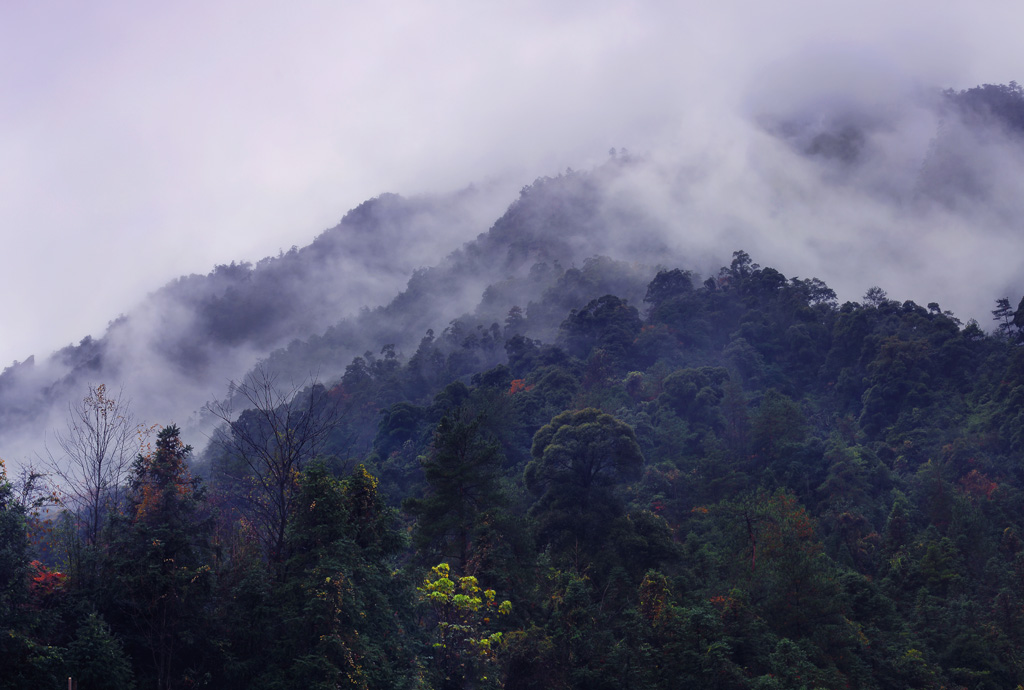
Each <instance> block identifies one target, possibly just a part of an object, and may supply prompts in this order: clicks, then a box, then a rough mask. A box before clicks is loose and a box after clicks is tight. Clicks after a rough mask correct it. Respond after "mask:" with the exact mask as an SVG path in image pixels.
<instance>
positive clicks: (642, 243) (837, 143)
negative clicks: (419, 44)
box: [0, 72, 1024, 464]
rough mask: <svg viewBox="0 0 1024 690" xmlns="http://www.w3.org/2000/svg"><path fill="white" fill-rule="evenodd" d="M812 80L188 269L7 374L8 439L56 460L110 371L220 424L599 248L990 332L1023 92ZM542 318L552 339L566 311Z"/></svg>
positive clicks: (581, 265) (1018, 156)
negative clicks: (690, 127) (673, 129)
mask: <svg viewBox="0 0 1024 690" xmlns="http://www.w3.org/2000/svg"><path fill="white" fill-rule="evenodd" d="M800 77H801V79H799V80H797V79H795V78H793V79H787V78H786V77H784V76H774V77H771V78H766V79H764V80H762V82H761V83H759V85H758V87H757V88H755V89H751V92H750V93H749V94H748V96H747V98H746V99H745V102H744V104H743V106H742V109H741V112H740V113H738V114H734V115H733V117H734V118H738V123H737V122H733V121H731V120H730V124H729V126H727V127H723V128H721V131H723V132H728V134H729V140H725V141H722V140H711V141H703V142H702V141H691V142H684V143H683V144H680V145H678V146H675V147H668V148H667V149H666V150H656V151H644V152H636V153H634V152H630V151H628V150H625V149H623V150H621V151H616V150H614V149H613V150H612V151H610V152H609V158H608V160H607V162H605V163H603V164H601V165H598V166H597V167H596V168H593V169H589V170H583V171H572V170H571V169H570V170H566V171H561V172H558V171H552V174H551V175H550V176H548V177H544V178H539V179H537V180H535V181H533V182H532V183H530V184H527V185H526V186H524V187H523V188H522V191H521V192H520V195H519V198H518V199H517V200H510V199H508V198H507V197H504V196H502V195H503V194H507V193H508V192H507V189H506V187H507V185H506V186H502V185H493V184H492V185H487V184H483V185H482V186H480V187H476V186H470V187H467V188H466V189H464V190H461V191H457V192H454V193H451V194H446V195H434V196H420V197H412V198H405V197H402V196H400V195H396V194H382V195H381V196H379V197H376V198H374V199H371V200H368V201H366V202H364V203H362V204H360V205H359V206H358V207H356V208H354V209H352V210H351V211H349V212H348V213H346V214H345V216H344V217H343V219H342V221H341V222H340V223H339V224H338V225H337V226H335V227H333V228H330V229H328V230H326V231H324V232H322V233H321V234H320V235H318V236H317V237H316V238H315V239H314V241H313V242H311V243H310V244H309V245H307V246H304V247H302V248H298V247H292V248H291V249H290V250H289V251H287V252H284V251H282V252H281V253H279V255H278V256H276V257H275V256H271V257H267V258H265V259H262V260H260V261H258V262H256V263H255V264H251V263H248V262H239V263H235V262H232V263H231V264H229V265H220V266H216V267H214V269H213V270H212V271H210V272H209V273H208V274H207V275H189V276H182V277H180V278H178V279H177V280H175V281H173V282H171V283H169V284H168V285H166V286H164V287H163V288H161V289H160V290H158V291H156V292H154V293H152V294H150V295H148V296H146V297H145V298H143V299H141V301H140V302H139V304H138V305H137V306H136V307H135V308H134V309H132V310H131V311H130V312H129V313H127V314H124V315H121V316H118V317H116V318H114V319H113V320H112V321H111V322H110V325H109V327H108V329H107V331H106V332H105V333H103V334H102V335H99V336H92V335H89V336H85V337H84V338H82V340H81V341H80V342H79V343H78V344H71V345H68V346H67V347H64V348H62V349H60V350H58V351H57V352H54V353H53V354H50V355H44V354H43V353H36V354H34V355H33V356H31V357H29V358H27V359H26V360H25V361H23V362H16V363H15V364H14V365H12V366H10V367H7V368H6V369H4V370H3V373H2V374H0V452H3V453H4V456H5V457H6V458H7V459H8V461H9V462H13V463H14V464H19V463H20V462H21V461H24V460H28V459H31V458H32V457H34V456H36V455H38V454H39V453H40V439H41V438H43V436H44V435H45V433H46V431H47V429H49V428H52V427H54V426H55V425H58V424H59V423H60V420H61V419H62V416H63V415H64V413H65V411H66V406H67V403H68V402H69V401H73V400H76V399H77V398H78V397H80V394H81V391H82V389H83V387H84V386H86V385H87V384H89V383H93V384H95V383H97V382H104V383H106V384H107V385H108V386H110V387H111V388H118V389H121V390H123V393H124V395H126V396H128V397H130V398H132V399H135V400H137V402H136V408H137V412H138V413H139V414H140V415H141V416H142V417H143V418H145V419H152V420H158V419H165V420H167V419H169V420H173V421H175V422H176V423H178V424H181V425H183V426H184V428H186V429H188V430H190V431H192V430H194V431H196V432H197V433H208V432H209V423H208V422H209V420H207V419H205V418H204V415H203V414H202V408H203V406H204V405H205V404H206V403H207V402H209V401H211V400H219V399H222V398H223V397H224V396H225V395H226V394H227V390H228V387H229V383H230V382H231V381H235V380H238V379H240V378H241V377H242V376H243V375H244V374H245V372H247V371H248V370H250V369H251V368H252V366H254V365H255V364H256V363H257V362H259V361H262V360H266V359H267V358H268V357H269V358H271V360H272V361H274V363H275V366H276V367H281V368H282V372H283V373H284V374H286V375H287V376H288V377H289V378H290V379H291V380H294V381H301V380H303V379H304V378H306V377H308V376H309V375H310V374H311V373H314V372H315V373H317V375H318V376H319V377H321V378H324V379H327V380H330V379H333V378H335V377H337V376H339V375H340V373H341V372H342V371H343V369H344V366H345V365H347V364H348V363H349V362H350V361H351V359H352V357H354V356H357V355H360V354H362V353H363V352H365V351H367V350H371V351H376V350H378V349H379V348H380V346H381V345H383V344H391V345H394V346H395V348H396V349H397V351H398V352H400V353H402V354H403V355H404V356H409V355H411V353H412V352H413V351H414V350H415V348H416V346H417V345H418V343H419V340H420V338H421V337H422V336H423V334H424V333H425V332H426V331H427V330H428V329H432V330H433V331H435V332H437V333H441V332H442V331H443V330H444V329H445V328H447V327H448V325H449V323H450V322H451V321H452V320H453V319H457V318H459V317H463V316H467V315H472V318H473V319H475V320H476V321H478V322H480V323H485V325H489V324H490V323H494V322H497V323H501V322H502V321H503V320H504V318H505V317H506V315H507V312H508V310H509V309H510V308H511V307H513V306H519V307H521V308H523V309H526V308H527V306H528V305H529V303H530V302H531V301H534V300H537V299H538V298H539V297H540V296H541V295H542V294H543V292H544V291H545V290H547V289H548V288H552V289H553V288H555V287H556V285H557V284H558V280H559V279H560V278H561V277H562V273H563V272H564V271H566V270H569V269H576V270H584V271H585V270H586V265H587V262H589V261H594V260H598V259H599V258H605V259H612V260H614V261H620V262H626V263H629V264H632V265H634V270H636V271H637V273H638V278H637V279H638V280H642V279H644V278H646V277H649V276H652V275H653V273H654V272H655V271H656V270H657V269H658V268H659V267H675V266H681V267H684V268H686V269H687V270H692V271H694V272H696V273H698V274H700V275H702V276H704V277H707V276H709V275H713V274H714V273H715V272H716V271H717V270H718V267H720V266H722V265H724V264H727V263H728V260H729V256H730V253H731V252H732V251H733V250H735V249H743V250H745V251H747V252H748V253H750V254H751V255H753V256H756V257H757V258H758V260H760V261H763V262H765V263H766V264H770V265H773V266H778V267H780V268H782V269H784V270H786V271H787V273H790V274H793V275H798V276H818V277H821V278H822V279H824V280H825V281H826V282H827V283H828V284H829V285H830V286H831V287H832V288H833V289H835V290H836V291H837V293H838V294H839V295H840V297H841V298H842V299H844V300H858V299H859V298H860V297H861V296H862V295H863V294H864V292H865V291H866V290H867V289H868V288H869V287H872V286H875V285H877V286H882V287H883V288H884V289H886V290H887V291H889V293H890V294H892V295H894V296H897V297H899V298H900V299H915V300H917V301H919V302H937V303H939V304H941V306H942V308H943V309H944V310H949V311H952V312H953V313H954V314H956V315H957V316H958V317H959V318H960V319H961V320H962V321H965V322H966V321H968V320H970V319H977V320H978V321H979V322H980V323H981V325H982V327H983V328H985V327H987V326H988V324H987V321H988V313H989V310H990V309H991V305H992V304H993V303H994V300H996V299H998V298H1000V297H1010V298H1012V300H1013V301H1014V302H1016V299H1017V295H1020V294H1022V293H1024V279H1022V278H1021V276H1022V275H1024V272H1022V271H1021V268H1022V262H1021V259H1020V258H1019V257H1022V256H1024V251H1022V249H1024V247H1022V245H1024V236H1022V235H1021V233H1020V232H1019V220H1018V219H1019V218H1020V217H1021V211H1022V210H1024V209H1022V208H1021V206H1022V205H1024V188H1022V186H1024V174H1021V173H1024V144H1022V133H1024V115H1022V112H1024V110H1022V94H1021V89H1020V87H1018V86H1017V85H1016V84H1015V83H1012V84H1010V85H984V86H978V87H974V88H970V89H965V90H962V91H954V90H951V89H948V90H945V91H942V90H940V89H930V90H923V89H909V88H906V89H904V90H900V89H899V88H898V87H897V86H896V85H894V84H889V83H886V82H885V81H884V80H881V81H880V80H879V79H878V78H875V79H873V80H872V81H871V83H870V84H868V85H867V86H866V87H865V86H864V85H860V87H859V89H858V85H857V84H852V85H851V86H850V90H849V91H848V92H845V91H844V90H843V88H842V87H841V86H836V85H831V84H829V85H825V84H819V83H815V82H814V80H813V79H808V78H807V74H806V73H805V72H802V73H801V74H800ZM510 201H511V205H509V204H510ZM506 206H507V210H505V211H504V213H502V209H503V207H506ZM594 296H600V295H594V294H586V295H583V294H580V295H575V296H573V297H567V298H566V303H567V305H568V306H569V307H570V308H571V307H572V306H578V305H574V304H573V303H572V299H577V300H579V299H583V298H584V297H586V298H588V299H589V298H591V297H594ZM628 296H630V297H632V298H633V303H637V299H636V298H637V296H636V295H628ZM583 301H584V302H585V301H586V300H583ZM537 328H538V331H537V332H536V333H531V334H530V335H531V336H550V335H551V334H552V333H553V332H554V329H555V328H557V323H547V324H545V325H544V326H542V327H541V326H538V327H537ZM300 353H301V354H300Z"/></svg>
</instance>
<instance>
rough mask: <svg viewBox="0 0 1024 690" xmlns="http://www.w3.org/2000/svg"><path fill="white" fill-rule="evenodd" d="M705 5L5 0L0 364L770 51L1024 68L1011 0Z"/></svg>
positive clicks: (679, 127) (731, 109)
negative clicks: (174, 285) (179, 282)
mask: <svg viewBox="0 0 1024 690" xmlns="http://www.w3.org/2000/svg"><path fill="white" fill-rule="evenodd" d="M705 4H707V3H667V2H629V3H627V2H601V1H599V0H598V1H595V0H588V1H587V2H575V1H568V2H567V1H561V2H555V3H552V2H516V3H489V2H481V3H466V2H422V1H417V2H412V1H408V2H407V1H402V2H378V3H372V4H371V3H355V2H347V1H343V0H330V1H328V0H322V1H320V2H292V3H282V2H260V1H258V0H244V1H239V2H226V1H220V2H219V1H211V0H202V1H194V2H193V1H188V0H184V1H179V2H174V3H168V2H163V3H156V2H139V1H138V0H131V1H130V2H129V1H124V2H122V1H110V0H107V1H101V2H91V3H58V2H49V1H46V0H43V1H40V2H5V3H2V5H0V240H2V244H0V246H2V252H3V253H2V256H3V264H2V271H0V368H2V367H3V366H6V365H8V364H10V363H11V362H12V361H14V360H23V359H25V358H26V357H28V356H29V355H32V354H35V355H37V356H45V355H47V354H49V353H50V352H51V351H53V350H54V349H57V348H59V347H62V346H64V345H67V344H69V343H71V342H77V341H78V340H79V339H80V338H81V337H83V336H85V335H88V334H91V335H94V336H99V335H101V334H102V332H103V330H104V328H105V326H106V324H107V322H108V321H109V320H110V319H113V318H115V317H116V316H117V315H118V314H120V313H123V312H126V311H128V310H129V309H131V307H132V306H133V305H134V304H135V303H137V302H138V301H139V300H141V298H142V297H143V296H144V295H145V294H146V293H147V292H149V291H152V290H154V289H156V288H158V287H160V286H161V285H163V284H164V283H166V282H167V281H168V280H170V279H172V278H174V277H176V276H178V275H181V274H186V273H192V272H197V273H206V272H208V271H209V270H210V269H211V268H212V267H213V266H214V265H215V264H217V263H226V262H230V261H231V260H250V261H255V260H258V259H259V258H261V257H263V256H265V255H268V254H276V253H277V252H278V250H279V249H285V250H287V249H288V248H289V247H290V246H292V245H304V244H306V243H308V242H309V241H310V240H311V239H312V238H313V237H314V236H315V235H317V234H318V233H319V232H321V231H323V230H324V229H326V228H328V227H331V226H333V225H334V224H335V223H336V222H337V221H338V220H339V219H340V218H341V216H342V215H343V214H344V213H345V211H346V210H348V209H349V208H351V207H352V206H354V205H356V204H358V203H359V202H360V201H362V200H365V199H366V198H369V197H372V196H376V195H377V194H379V193H381V192H385V191H393V192H398V193H402V194H415V193H422V192H442V191H450V190H454V189H456V188H459V187H462V186H465V185H467V184H469V183H473V182H482V181H486V180H488V179H498V180H503V181H506V182H510V183H511V187H510V189H512V190H516V189H518V187H520V186H522V185H523V184H527V183H529V182H530V181H532V180H533V179H534V178H535V177H536V176H538V175H544V174H555V173H557V172H559V171H560V170H562V169H564V168H565V167H567V166H571V167H574V168H586V167H588V166H590V165H593V164H595V163H597V162H599V161H601V160H603V159H604V158H605V157H606V155H607V151H608V149H609V148H610V147H612V146H617V147H622V146H625V147H628V148H630V149H631V150H634V151H651V150H656V149H658V148H659V147H662V146H673V145H678V144H679V143H680V142H681V141H685V140H686V139H687V138H688V137H702V136H705V135H706V132H707V131H709V129H713V128H714V126H715V123H716V122H720V121H721V122H724V121H727V118H726V117H724V115H725V114H733V113H735V112H737V111H740V110H742V108H743V107H744V99H745V98H748V97H749V94H750V93H753V92H756V91H757V86H758V84H759V83H762V82H764V83H768V84H772V83H774V82H773V81H772V80H771V79H770V78H769V77H768V76H766V75H771V74H773V73H774V72H777V71H778V70H785V69H800V70H807V71H808V72H809V73H811V74H814V75H815V78H816V79H817V82H818V84H819V85H820V84H833V87H834V88H836V89H837V90H840V91H841V90H842V89H843V88H845V86H846V85H850V86H852V87H854V88H862V89H869V90H870V89H871V88H874V87H873V86H872V84H873V83H874V82H872V83H870V84H867V85H866V86H865V85H864V84H860V85H859V86H858V79H859V78H860V75H862V74H866V73H870V74H879V73H884V74H891V75H899V76H900V79H905V80H907V81H911V82H916V83H920V84H921V85H938V86H952V87H956V88H964V87H969V86H972V85H976V84H979V83H983V82H989V83H1006V82H1009V81H1010V80H1013V79H1017V80H1022V81H1024V52H1022V51H1021V50H1020V42H1019V28H1020V26H1022V25H1024V9H1020V8H1021V6H1020V5H1019V3H1017V2H1010V1H1006V2H989V3H968V2H965V1H961V0H956V1H950V2H941V3H936V2H933V1H930V2H913V1H907V0H902V1H901V2H898V3H893V2H891V1H890V2H884V3H883V2H874V1H863V0H861V1H858V2H848V3H839V2H820V0H817V1H813V2H812V1H807V2H772V3H764V2H753V1H751V2H731V3H730V2H725V3H717V4H716V8H715V9H713V10H706V9H700V6H701V5H705ZM981 12H984V13H985V14H980V13H981ZM826 54H827V55H831V56H832V57H833V58H835V56H841V57H840V58H838V59H829V60H821V59H820V56H821V55H826ZM785 95H786V96H787V97H788V94H785ZM761 98H762V99H763V98H764V94H763V93H762V94H761ZM717 135H718V136H719V137H722V136H724V137H728V135H729V134H728V130H724V131H719V132H717ZM513 195H514V191H513ZM512 198H514V196H513V197H510V198H509V201H511V200H512ZM485 229H486V228H480V230H481V231H483V230H485ZM467 239H468V238H467ZM726 249H730V250H731V249H732V248H731V247H730V248H726ZM780 268H782V269H783V270H784V269H785V267H780ZM821 277H822V278H824V279H825V280H826V281H827V280H828V276H827V275H822V276H821Z"/></svg>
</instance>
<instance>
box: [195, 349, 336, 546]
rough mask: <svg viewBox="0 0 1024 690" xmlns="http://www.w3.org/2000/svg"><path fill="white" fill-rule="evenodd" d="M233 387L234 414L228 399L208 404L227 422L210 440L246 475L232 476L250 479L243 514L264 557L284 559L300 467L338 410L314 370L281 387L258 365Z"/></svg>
mask: <svg viewBox="0 0 1024 690" xmlns="http://www.w3.org/2000/svg"><path fill="white" fill-rule="evenodd" d="M233 390H234V393H235V395H234V396H233V399H236V400H239V401H241V404H243V405H245V406H246V408H247V409H245V410H244V411H243V412H242V413H241V414H239V415H238V416H237V418H236V417H235V415H234V411H233V410H232V408H231V403H216V404H210V405H208V406H207V409H208V410H209V412H211V413H212V414H213V415H214V416H215V417H218V418H219V419H221V420H222V421H223V422H225V424H226V427H224V428H222V429H221V430H220V431H219V433H218V434H217V436H216V437H215V441H216V442H217V443H218V444H219V445H220V446H221V447H222V448H223V449H224V450H225V451H226V452H227V453H228V454H229V455H231V456H232V457H234V458H236V459H238V460H240V461H241V463H242V466H243V467H244V468H245V470H246V475H247V476H246V477H234V479H235V480H238V481H248V482H249V484H250V489H251V490H250V495H249V497H248V498H249V500H248V501H247V502H246V504H245V506H244V507H243V513H244V514H245V517H246V518H247V520H248V522H249V523H250V525H251V526H252V527H253V529H254V530H255V532H256V534H257V536H258V538H259V539H260V541H261V542H262V544H263V547H264V549H265V550H266V553H267V556H268V558H269V559H270V560H271V561H273V562H276V563H283V561H284V560H285V559H286V558H287V548H286V546H287V545H286V535H285V528H286V527H287V524H288V517H289V515H290V513H291V510H292V501H293V498H294V495H295V490H296V487H297V479H298V475H299V472H300V471H301V470H302V468H303V467H304V466H305V465H306V463H307V462H309V461H310V460H311V459H312V458H314V457H316V455H317V454H319V453H320V452H321V451H322V450H323V448H324V445H325V444H326V442H327V439H328V437H329V436H330V434H331V432H332V431H334V430H335V429H336V428H337V427H338V425H339V423H340V420H341V416H342V411H341V409H340V407H339V404H338V400H337V398H336V397H335V396H332V395H331V394H330V391H328V390H327V389H326V388H325V387H324V386H323V384H321V383H320V382H319V381H318V378H317V377H316V376H315V375H311V376H310V377H309V378H308V379H306V380H305V381H303V382H302V383H301V384H299V385H293V386H291V387H287V388H282V387H281V386H279V385H278V381H277V376H276V374H274V373H272V372H271V371H269V370H268V369H267V368H265V367H263V366H259V367H257V368H256V369H255V371H253V372H252V373H250V374H249V375H248V376H246V378H245V379H244V381H243V382H242V384H241V385H238V386H236V387H234V389H233Z"/></svg>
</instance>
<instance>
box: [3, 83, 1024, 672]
mask: <svg viewBox="0 0 1024 690" xmlns="http://www.w3.org/2000/svg"><path fill="white" fill-rule="evenodd" d="M812 72H813V71H811V72H809V71H808V70H804V71H803V72H801V75H800V78H799V79H797V78H792V77H790V76H788V75H785V74H766V75H765V76H764V78H763V79H761V80H759V81H758V82H757V83H756V86H755V87H753V88H750V89H749V90H748V92H747V93H746V95H745V97H744V98H743V99H741V102H740V103H739V105H738V107H737V108H736V109H735V110H734V111H732V112H727V113H725V112H723V113H720V114H719V118H720V121H719V122H717V123H716V126H715V127H706V126H697V123H696V122H695V123H694V131H693V132H690V133H689V134H690V136H688V132H686V131H682V132H680V134H679V136H678V139H677V140H676V141H675V142H668V143H665V145H664V146H661V147H657V148H651V149H648V150H634V149H633V148H632V147H628V146H627V147H625V148H624V147H622V146H616V147H615V148H611V149H610V150H608V151H607V152H606V153H605V152H602V154H601V162H599V163H596V164H594V165H587V166H586V167H585V168H582V169H580V170H574V169H571V168H570V169H565V170H552V171H550V172H549V173H548V174H547V175H545V176H542V177H539V178H536V179H533V180H523V181H521V182H520V183H518V184H516V185H514V187H515V188H518V189H519V191H518V194H516V193H515V192H514V191H512V192H510V191H509V189H510V188H509V186H508V184H507V183H504V182H502V183H498V182H493V181H491V182H487V181H480V182H478V183H476V184H470V185H467V186H466V187H464V188H462V189H459V190H456V191H453V192H450V193H445V194H429V195H427V194H424V195H407V196H406V195H402V194H400V193H381V194H380V195H379V196H376V197H373V198H371V199H368V200H366V201H364V202H362V203H360V204H358V205H357V206H355V207H354V208H352V209H351V210H348V211H347V212H345V214H344V215H343V217H342V218H341V220H340V222H338V223H337V224H336V225H334V226H333V227H330V228H329V229H327V230H324V231H323V232H321V233H320V234H319V235H316V236H315V238H314V239H313V240H312V241H311V242H310V243H308V244H306V245H304V246H301V247H299V246H295V247H292V248H291V249H289V250H286V251H285V250H282V251H280V252H279V253H278V254H277V255H275V256H268V257H266V258H264V259H261V260H258V261H256V262H244V261H239V262H231V263H228V264H224V265H217V266H214V267H213V268H212V270H210V271H209V272H208V273H206V274H205V275H199V274H192V275H185V276H182V277H180V278H178V279H176V280H173V281H171V282H170V283H168V284H166V285H164V286H163V287H162V288H160V289H158V290H156V291H155V292H153V293H151V294H148V295H145V296H142V295H140V296H139V300H138V303H137V305H136V306H135V307H134V308H132V309H131V310H129V311H127V312H126V313H124V314H121V315H119V316H116V317H115V318H113V320H112V321H110V323H109V326H108V327H107V329H106V331H105V332H103V333H102V334H94V335H87V336H85V337H83V338H82V339H81V340H80V341H79V342H78V343H77V344H74V343H73V344H70V345H68V346H66V347H63V348H61V349H59V350H57V351H55V352H53V353H51V354H44V353H37V356H31V357H29V358H27V359H25V360H24V361H21V362H15V363H14V364H13V365H12V366H9V367H7V368H5V369H4V370H3V372H2V373H0V457H2V458H3V459H4V462H5V464H6V467H5V466H4V464H0V659H2V660H3V662H4V663H3V664H0V666H2V667H3V668H4V669H5V672H4V673H2V674H0V690H3V689H5V688H28V687H43V686H47V685H53V684H54V683H57V682H63V681H64V680H65V679H66V678H68V677H73V678H75V679H79V680H80V681H81V683H82V687H83V688H84V687H86V686H88V687H93V686H95V687H110V688H136V687H138V688H142V687H156V688H161V689H163V688H187V687H198V686H207V687H218V688H235V687H237V688H265V689H268V690H269V689H271V688H274V689H277V688H296V687H302V688H320V687H324V688H327V687H354V688H444V689H446V690H447V689H462V688H517V689H518V688H560V689H568V688H580V689H584V688H585V689H587V690H593V689H602V688H609V689H611V688H625V687H630V688H644V689H650V690H654V689H660V688H676V687H691V686H692V687H717V688H729V689H732V688H735V689H737V690H739V689H747V688H752V689H753V688H756V689H759V690H781V689H783V688H787V689H788V688H794V689H796V688H851V687H852V688H870V689H874V688H879V689H881V688H885V689H888V688H893V689H897V688H901V689H905V688H921V689H924V688H940V687H947V688H972V689H975V688H977V689H979V690H981V689H985V690H988V689H993V690H994V689H997V688H1009V687H1015V686H1018V687H1019V686H1020V685H1022V684H1024V464H1022V462H1021V460H1022V453H1024V433H1022V431H1021V430H1022V427H1021V424H1022V422H1024V347H1022V344H1024V299H1022V296H1024V272H1022V271H1021V268H1022V266H1021V257H1024V233H1021V227H1020V218H1022V217H1024V213H1022V212H1024V89H1022V88H1021V87H1020V86H1019V85H1018V84H1016V83H1015V82H1010V83H1009V84H984V85H979V86H974V87H970V88H966V89H943V88H938V87H930V88H922V87H913V88H911V87H909V86H907V84H906V83H905V82H903V81H899V80H887V79H884V78H882V77H880V76H878V75H874V76H873V77H872V78H871V79H868V80H867V81H861V82H857V81H856V80H852V81H850V82H849V83H847V84H835V83H828V82H827V81H826V80H815V79H814V78H813V73H812ZM183 251H187V249H183ZM8 669H10V670H8Z"/></svg>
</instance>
